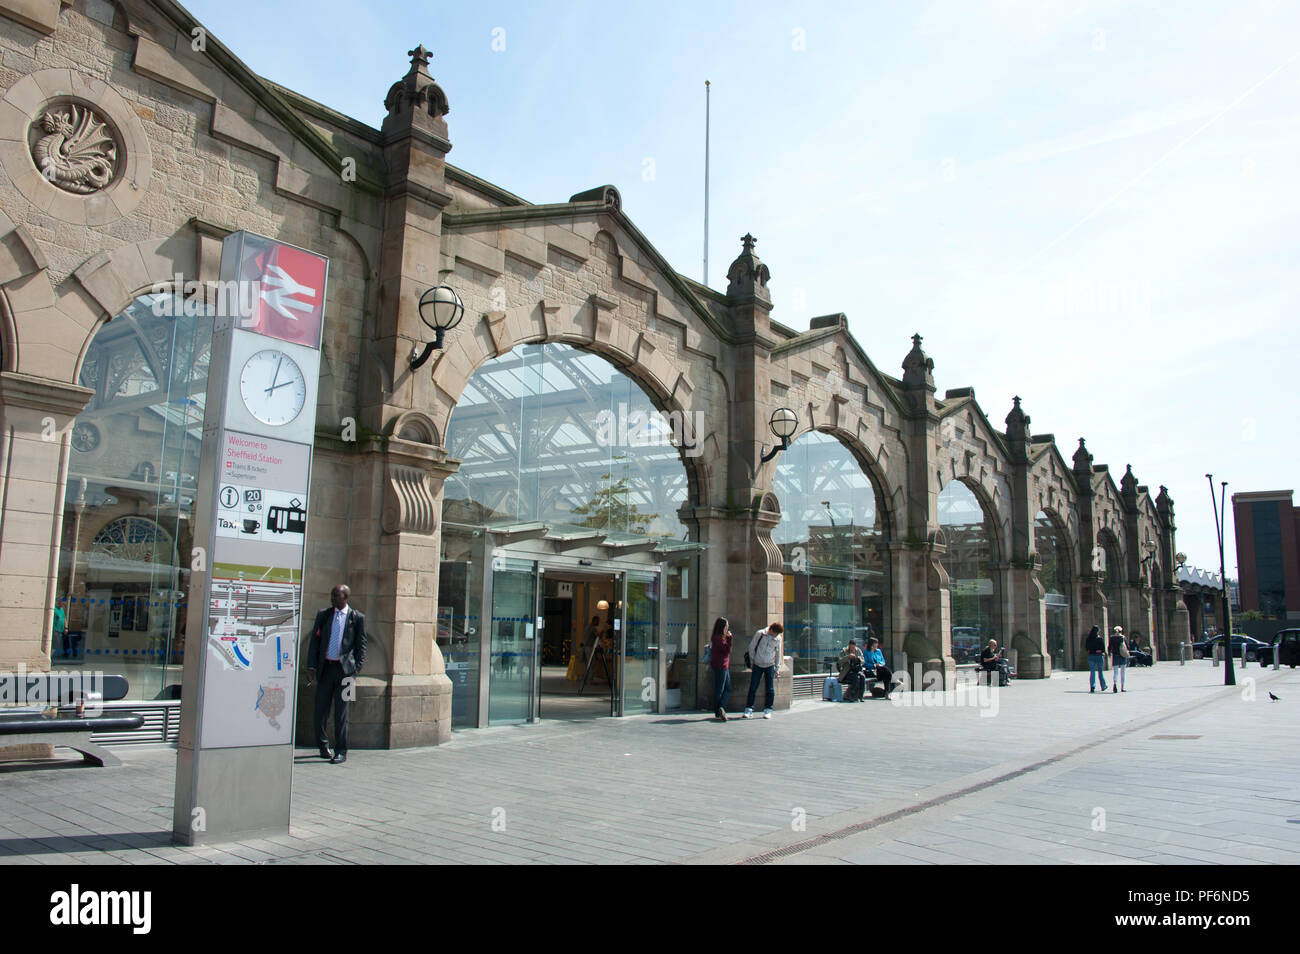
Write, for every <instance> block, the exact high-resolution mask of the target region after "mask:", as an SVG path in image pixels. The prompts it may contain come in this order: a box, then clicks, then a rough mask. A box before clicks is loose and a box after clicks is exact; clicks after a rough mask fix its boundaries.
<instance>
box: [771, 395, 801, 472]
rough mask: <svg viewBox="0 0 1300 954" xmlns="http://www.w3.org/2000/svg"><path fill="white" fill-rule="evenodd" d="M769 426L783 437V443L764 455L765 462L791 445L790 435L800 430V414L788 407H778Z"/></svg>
mask: <svg viewBox="0 0 1300 954" xmlns="http://www.w3.org/2000/svg"><path fill="white" fill-rule="evenodd" d="M767 426H768V427H770V428H771V429H772V433H773V434H775V435H776V436H777V437H779V438H781V443H780V444H778V445H777V446H776V447H773V448H772V449H771V450H770V451H768V452H767V453H766V454H764V455H763V458H762V460H763V463H765V464H766V463H767V462H768V461H769V460H771V459H772V458H773V457H775V456H776V455H777V454H779V453H781V451H783V450H785V449H786V448H787V447H789V446H790V436H791V435H792V434H794V432H795V431H797V430H799V415H798V414H796V413H795V412H794V411H792V410H790V409H789V408H788V407H778V408H777V409H776V410H775V411H773V412H772V416H771V417H770V418H768V421H767Z"/></svg>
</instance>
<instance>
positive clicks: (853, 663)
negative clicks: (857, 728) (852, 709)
mask: <svg viewBox="0 0 1300 954" xmlns="http://www.w3.org/2000/svg"><path fill="white" fill-rule="evenodd" d="M862 669H863V663H862V653H861V652H859V651H858V644H857V643H856V642H855V641H854V640H852V639H850V640H849V644H848V646H846V647H845V649H844V652H842V653H840V682H841V683H842V684H843V685H844V701H845V702H861V701H862V694H863V693H864V692H865V691H866V687H867V677H866V676H865V675H864V674H863V672H862Z"/></svg>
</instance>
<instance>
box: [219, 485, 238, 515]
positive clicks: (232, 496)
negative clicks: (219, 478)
mask: <svg viewBox="0 0 1300 954" xmlns="http://www.w3.org/2000/svg"><path fill="white" fill-rule="evenodd" d="M221 506H223V507H225V508H226V509H227V510H233V509H234V508H236V507H238V506H239V490H238V489H237V488H235V487H222V488H221Z"/></svg>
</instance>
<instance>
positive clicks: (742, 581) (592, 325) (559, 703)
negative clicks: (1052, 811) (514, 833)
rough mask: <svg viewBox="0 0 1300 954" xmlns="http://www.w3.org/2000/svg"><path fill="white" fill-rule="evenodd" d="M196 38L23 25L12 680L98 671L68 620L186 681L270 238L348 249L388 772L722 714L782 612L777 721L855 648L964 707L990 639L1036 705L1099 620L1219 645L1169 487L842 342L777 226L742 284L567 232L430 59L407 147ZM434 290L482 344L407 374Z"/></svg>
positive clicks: (335, 477)
mask: <svg viewBox="0 0 1300 954" xmlns="http://www.w3.org/2000/svg"><path fill="white" fill-rule="evenodd" d="M199 26H200V25H199V24H198V23H196V22H195V21H194V20H193V18H192V17H191V16H190V14H189V13H188V12H187V11H185V10H184V9H183V8H182V7H181V6H179V5H178V4H176V3H173V2H170V0H122V2H112V3H110V2H107V0H75V2H72V3H70V4H69V3H62V2H60V0H0V345H2V346H3V364H2V369H3V370H0V424H2V425H3V433H4V446H3V451H2V453H0V488H3V489H2V490H0V493H3V495H4V496H3V504H2V506H3V510H2V514H3V523H0V576H2V577H3V581H4V600H5V607H6V608H5V618H6V621H7V622H8V624H9V625H7V626H6V627H5V630H4V632H3V633H0V666H3V667H12V666H15V665H17V664H19V663H23V664H26V665H27V666H29V667H33V668H46V667H49V666H51V665H52V664H54V663H55V661H56V660H60V659H62V658H63V655H64V650H65V647H64V646H63V644H62V642H61V641H59V642H56V641H55V640H54V639H53V636H52V623H53V619H54V616H55V610H56V608H59V609H61V610H62V611H63V613H65V614H66V618H67V629H68V631H69V632H70V633H75V634H77V640H73V641H72V645H70V646H69V647H68V648H67V653H68V654H69V655H72V656H74V657H79V658H80V659H81V660H83V662H82V664H87V663H95V664H102V665H103V667H104V668H106V669H111V670H114V671H116V670H124V671H126V672H128V673H129V674H130V676H131V679H132V684H133V692H134V693H135V694H136V696H137V698H144V699H154V700H159V701H158V705H160V706H161V705H166V704H169V702H168V700H170V699H173V698H174V697H175V695H176V693H177V692H179V686H180V672H181V659H182V658H183V655H184V652H185V651H186V649H187V645H188V648H189V650H190V651H191V652H193V651H195V648H196V647H200V646H201V645H202V642H201V640H199V639H196V638H195V637H194V636H193V634H187V633H186V618H187V609H188V595H189V592H190V587H191V586H192V585H194V584H195V583H196V580H197V579H198V576H199V574H201V572H202V571H201V570H195V569H192V561H191V559H190V548H191V544H192V540H191V531H190V527H191V522H192V516H193V509H194V506H195V502H194V499H193V498H194V494H195V492H196V491H195V489H194V488H195V487H196V485H197V481H196V471H197V468H198V450H199V447H200V444H201V440H202V419H203V415H202V410H203V401H204V394H205V389H206V350H205V349H206V348H207V342H209V341H210V337H211V336H210V330H209V327H208V326H209V324H210V316H211V314H212V313H213V311H212V309H213V307H214V304H213V302H212V301H210V300H208V298H207V297H206V294H207V292H206V289H207V287H208V286H207V285H206V284H205V283H208V282H211V281H213V280H215V279H217V278H218V277H219V276H218V271H217V270H218V265H219V253H220V242H221V239H222V237H223V236H225V235H227V234H229V233H230V232H232V231H235V230H248V231H250V232H255V233H258V234H261V235H266V236H270V237H273V238H275V239H278V240H281V241H284V242H287V243H291V244H293V245H297V246H301V247H303V248H306V249H310V250H312V251H314V252H317V253H319V254H321V255H325V256H328V258H329V260H330V270H329V286H328V291H327V306H326V312H325V321H326V327H325V337H324V347H323V363H322V372H321V381H320V389H319V402H318V407H317V432H316V442H315V452H314V458H313V461H312V482H311V493H310V495H309V500H308V504H307V506H308V511H309V558H308V570H307V573H306V576H305V579H304V584H303V586H304V592H303V606H304V611H310V610H311V608H313V607H316V606H322V605H325V603H326V601H327V594H328V592H329V589H330V587H331V585H332V584H334V583H335V582H338V581H346V582H348V583H349V584H350V585H351V588H352V593H353V603H354V605H356V606H357V607H359V608H361V609H362V610H363V611H364V612H366V614H367V616H368V619H369V620H370V628H371V630H372V633H373V643H374V646H373V649H372V654H371V658H370V660H369V661H368V663H367V667H366V672H365V675H364V676H363V678H362V680H361V683H360V687H359V699H358V704H357V706H356V707H355V709H354V716H353V719H354V729H353V733H354V735H353V739H354V742H355V744H368V745H373V746H401V745H414V744H427V743H434V742H438V741H441V740H444V739H446V738H447V737H448V734H449V732H450V731H451V729H452V727H453V725H454V726H458V727H459V726H465V727H471V726H476V725H484V724H488V723H489V722H492V723H496V722H508V721H520V720H531V719H534V718H536V717H538V715H539V714H541V715H543V716H544V715H546V714H548V713H550V712H558V711H564V710H565V708H566V707H568V706H577V707H579V708H580V707H581V706H583V705H587V703H584V702H582V696H581V693H582V692H586V693H587V694H588V697H589V694H590V692H591V687H590V686H589V685H588V681H590V682H592V683H594V684H595V685H596V686H598V687H603V688H601V689H600V690H599V691H600V692H602V693H603V692H604V688H608V689H609V690H610V691H609V693H608V698H607V699H606V698H605V696H604V695H602V696H601V699H602V701H601V703H600V704H601V705H602V706H606V705H607V706H608V708H607V709H606V710H605V711H610V710H611V709H612V711H614V712H616V713H628V712H634V711H668V710H671V709H674V708H690V707H694V706H696V705H697V704H699V703H700V702H702V701H703V699H704V695H705V693H706V692H707V683H708V674H707V667H706V666H705V665H704V664H703V663H702V661H701V657H700V649H701V646H702V644H703V642H704V641H705V640H706V639H707V636H708V633H709V629H710V627H711V625H712V623H713V620H714V619H715V618H716V617H719V616H726V617H728V618H730V619H731V620H732V628H733V630H734V631H735V632H736V633H737V634H738V635H739V636H741V637H742V638H740V639H738V640H737V645H736V651H735V657H736V660H739V659H740V657H741V656H742V655H743V653H744V643H745V639H744V638H743V637H744V636H745V635H746V634H748V633H752V632H753V631H754V630H755V629H756V628H757V627H759V626H760V625H762V624H765V623H766V622H767V621H768V620H770V619H784V621H785V625H786V627H787V638H786V643H785V654H786V655H787V656H789V657H790V659H791V664H790V666H789V667H787V668H786V669H785V670H784V671H783V673H782V677H781V679H780V680H779V682H780V686H779V690H780V691H779V699H780V702H779V703H778V704H784V703H785V702H786V701H787V700H788V698H789V694H790V692H791V691H792V684H793V683H794V681H797V680H798V678H799V677H800V676H808V677H809V678H810V679H812V678H815V675H813V674H815V673H817V672H818V671H820V670H821V669H822V667H823V665H824V660H825V658H826V657H827V656H829V655H834V654H835V653H836V652H838V650H839V647H841V646H842V645H843V644H844V643H845V642H846V641H847V639H848V638H850V637H853V636H857V637H859V638H861V637H864V636H867V635H877V636H879V637H880V638H881V640H882V641H883V645H884V649H885V652H886V655H887V656H890V657H891V658H892V659H893V660H894V661H895V662H896V663H897V662H900V661H901V660H903V659H904V658H906V659H907V660H908V661H910V662H911V663H912V664H918V665H920V666H921V667H923V668H924V670H925V671H927V672H932V673H936V674H937V676H938V678H940V679H943V680H944V681H949V680H951V679H952V677H953V674H954V668H955V667H956V666H957V665H958V664H960V663H962V662H965V661H967V658H968V656H969V653H970V650H971V647H972V646H978V645H980V644H982V643H983V642H984V641H986V640H987V639H990V638H996V639H997V640H998V641H999V642H1000V643H1001V644H1003V645H1005V646H1008V647H1010V648H1012V649H1013V650H1014V652H1015V654H1016V656H1017V658H1018V666H1019V670H1020V673H1021V675H1022V676H1024V677H1046V676H1047V675H1049V674H1050V672H1051V669H1052V668H1053V667H1054V666H1055V667H1077V666H1079V664H1080V662H1081V659H1080V656H1081V654H1080V645H1079V643H1080V635H1081V634H1082V633H1083V632H1085V631H1086V630H1087V628H1088V626H1090V625H1092V624H1096V625H1100V626H1102V627H1103V628H1105V627H1107V626H1108V625H1110V624H1113V623H1115V622H1122V623H1123V624H1124V625H1125V626H1126V629H1129V630H1138V631H1140V632H1141V633H1143V634H1144V635H1143V641H1147V640H1148V639H1149V640H1150V642H1151V644H1152V645H1153V647H1154V648H1155V650H1156V652H1157V654H1164V653H1166V652H1169V650H1168V647H1170V646H1172V645H1174V644H1176V643H1178V642H1180V641H1182V640H1185V639H1186V638H1187V632H1188V617H1187V609H1186V606H1185V605H1184V603H1183V601H1182V599H1181V598H1180V592H1179V588H1178V585H1177V583H1176V580H1175V575H1174V568H1175V561H1174V553H1175V539H1174V533H1175V526H1174V509H1173V501H1172V500H1171V499H1170V497H1169V494H1168V493H1167V492H1166V491H1165V489H1164V488H1163V487H1161V488H1160V489H1159V491H1158V493H1154V494H1153V493H1151V492H1150V491H1149V490H1148V488H1147V487H1146V486H1144V485H1141V484H1139V482H1138V479H1137V478H1136V477H1135V476H1134V474H1133V471H1132V469H1131V467H1130V468H1128V469H1126V471H1125V473H1124V474H1123V476H1122V478H1121V479H1120V480H1119V481H1118V482H1116V480H1115V479H1114V477H1113V475H1112V474H1111V472H1110V470H1109V469H1108V468H1107V467H1106V466H1105V465H1098V464H1094V463H1093V457H1092V454H1091V453H1090V452H1089V451H1088V450H1087V449H1086V447H1085V446H1084V442H1083V440H1082V439H1079V441H1078V444H1077V447H1073V448H1072V447H1067V448H1065V450H1070V451H1071V454H1070V456H1066V455H1065V453H1064V451H1063V450H1062V449H1061V448H1059V447H1058V445H1057V444H1056V442H1055V440H1054V438H1053V436H1052V435H1051V434H1043V433H1037V434H1036V433H1034V432H1033V431H1032V430H1031V428H1030V419H1029V417H1028V415H1027V414H1026V413H1025V412H1024V410H1023V409H1022V408H1021V405H1020V399H1019V398H1017V399H1016V401H1015V403H1014V406H1013V407H1012V408H1010V409H1009V412H1008V413H1006V414H1005V417H1004V421H1003V423H1002V424H1001V425H994V423H993V422H992V421H991V420H990V419H989V417H988V415H987V414H986V413H985V411H984V409H983V408H982V407H981V406H980V404H979V403H978V401H977V400H976V398H975V392H974V389H972V388H960V389H956V390H949V391H947V392H946V393H945V394H943V395H942V396H940V395H939V394H938V393H937V390H936V386H935V383H934V376H933V369H934V364H935V362H934V361H933V360H932V358H931V357H930V356H929V354H927V351H926V350H925V349H924V348H923V347H922V344H923V343H922V339H921V337H920V336H919V335H911V334H910V331H911V329H904V328H900V329H898V332H899V334H898V340H899V349H898V352H897V353H896V354H895V355H893V356H889V357H887V359H886V360H884V361H882V362H881V363H880V364H877V363H876V361H875V360H873V359H872V358H871V357H869V356H868V355H867V354H865V353H864V352H863V350H862V348H861V347H860V346H859V345H858V343H857V342H856V341H855V340H854V338H853V337H852V336H851V335H850V334H849V331H848V322H847V319H846V318H845V316H844V315H842V314H835V315H825V316H819V317H813V316H803V315H791V316H788V317H787V318H786V319H785V321H784V322H778V321H777V320H776V319H775V318H774V317H773V306H772V299H771V296H770V294H769V290H768V285H769V282H770V281H772V280H774V278H773V272H772V271H771V270H770V269H769V267H768V266H767V265H766V264H764V263H763V262H762V261H761V260H760V258H759V255H758V252H757V248H756V240H755V239H753V237H752V236H749V235H746V236H745V237H744V239H743V240H742V241H741V247H740V249H739V252H738V255H737V257H736V259H735V261H734V262H733V263H732V264H731V267H730V269H729V270H728V272H727V285H726V288H725V289H715V288H710V287H706V286H704V285H702V284H700V283H698V282H695V281H693V280H691V279H690V278H688V277H686V276H684V275H682V274H680V273H679V272H677V271H676V270H675V269H674V268H673V267H672V266H671V265H670V264H669V263H668V262H666V261H665V260H664V259H663V257H662V256H661V255H660V254H659V252H658V251H656V249H655V247H654V246H653V245H652V244H651V242H650V241H649V240H648V239H647V238H646V236H645V235H643V234H642V233H641V232H640V231H639V230H638V229H637V227H636V225H635V222H634V218H633V215H634V212H633V210H625V209H624V208H623V207H622V203H621V199H620V196H619V193H618V191H617V190H616V189H615V188H614V187H612V186H598V187H596V188H585V187H582V186H583V184H581V183H579V184H576V186H575V188H577V191H576V192H575V194H574V195H572V196H571V197H570V198H568V199H567V200H561V201H554V202H550V203H546V204H533V203H530V202H526V201H524V200H523V199H521V198H519V197H518V196H516V195H514V194H512V193H510V192H508V191H506V189H504V188H501V187H499V186H497V185H495V184H492V183H488V182H485V181H483V180H481V179H479V178H477V177H476V176H474V175H473V174H472V173H471V172H469V171H465V170H462V169H459V168H457V167H455V166H453V165H451V164H449V163H448V162H447V161H446V156H447V153H448V152H449V150H450V149H451V142H452V131H451V130H449V127H448V124H447V121H446V115H447V113H448V95H447V94H446V93H444V91H443V90H442V88H441V87H440V86H439V85H438V84H437V83H436V82H435V81H434V79H433V78H432V77H431V75H430V73H429V69H428V61H429V53H428V51H426V50H424V49H423V48H422V47H417V48H416V49H415V50H413V51H411V52H410V53H409V54H408V58H409V65H407V64H406V63H400V64H399V63H395V69H394V75H393V76H392V77H389V78H386V79H385V80H380V79H378V78H377V79H376V84H375V96H376V97H377V98H378V97H380V96H382V95H384V93H385V91H386V97H385V99H384V103H385V106H386V107H387V110H388V114H387V117H386V118H385V120H384V122H383V124H382V126H381V128H379V129H375V128H371V127H369V126H367V125H365V124H363V123H360V122H357V121H356V120H353V119H350V118H348V117H346V116H344V115H341V114H340V113H337V112H335V111H333V110H331V109H329V108H328V106H325V105H322V104H319V103H315V102H312V101H310V100H308V99H306V98H304V97H302V96H300V95H298V94H296V93H294V92H293V91H292V90H288V89H285V88H283V87H280V86H278V85H276V84H274V83H271V82H269V81H267V80H265V79H262V78H261V77H258V76H257V75H255V74H253V73H252V72H251V71H250V70H249V69H248V68H247V67H246V66H245V65H244V64H243V63H242V62H241V61H240V60H239V59H238V57H237V55H236V54H235V53H233V52H231V51H229V50H227V49H226V48H225V47H224V46H223V45H222V44H221V43H220V41H219V39H218V38H216V37H213V36H211V35H210V34H207V35H206V43H205V44H200V45H203V46H204V48H203V49H202V50H195V48H194V47H195V45H196V44H195V43H194V41H193V38H194V37H196V36H197V35H198V34H197V33H196V31H197V30H198V28H199ZM399 66H400V68H398V67H399ZM394 80H395V82H394ZM450 92H451V95H452V97H453V98H454V93H455V90H454V88H453V89H451V91H450ZM738 225H739V227H738V228H737V232H740V231H742V230H743V223H739V224H738ZM778 271H779V270H778ZM439 283H445V284H447V285H449V286H451V287H452V288H454V289H455V290H456V292H457V293H458V294H459V296H460V297H461V299H462V300H463V301H464V304H465V317H464V320H463V321H462V322H461V324H460V325H459V327H457V328H456V329H455V330H454V331H452V332H451V334H450V335H449V337H448V339H447V345H446V347H445V349H443V350H441V351H439V352H436V353H435V356H434V359H433V360H432V361H431V362H430V363H428V364H426V365H424V366H423V367H422V368H420V369H418V370H412V368H411V356H412V351H413V349H417V348H418V347H419V346H422V345H423V344H424V343H425V341H426V340H428V337H429V333H428V331H427V329H426V328H425V326H424V325H423V324H422V322H421V319H420V317H419V313H418V301H419V299H420V296H421V295H422V294H423V293H424V292H425V291H427V290H428V289H429V288H430V287H432V286H434V285H437V284H439ZM178 286H179V287H178ZM191 286H192V287H191ZM174 296H179V297H174ZM909 338H910V347H909ZM890 366H895V367H896V368H898V369H899V370H901V372H902V373H901V375H898V374H897V373H896V372H895V373H888V372H887V371H886V370H883V368H888V367H890ZM780 408H785V409H788V410H789V411H792V412H793V414H794V417H795V418H796V419H797V425H796V427H795V430H794V432H793V434H792V436H791V439H790V441H789V446H788V448H786V449H784V450H779V448H780V441H779V439H778V438H777V436H775V434H774V432H773V429H772V427H771V420H772V418H773V415H774V413H775V412H776V411H777V410H778V409H780ZM774 450H777V453H775V454H773V453H772V452H773V451H774ZM187 636H188V637H189V638H188V644H187ZM575 660H576V663H575ZM737 670H738V671H737V679H738V682H739V683H740V684H739V685H738V686H737V687H736V689H737V690H738V691H737V692H736V693H735V694H734V695H733V701H738V699H739V697H740V695H741V691H743V689H744V688H745V685H744V682H745V674H744V673H743V672H741V671H739V670H740V667H739V666H737ZM584 674H586V678H584ZM309 696H310V690H306V689H304V691H303V692H301V693H300V696H299V712H300V713H301V712H304V711H310V702H311V700H310V698H309Z"/></svg>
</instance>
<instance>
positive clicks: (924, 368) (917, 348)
mask: <svg viewBox="0 0 1300 954" xmlns="http://www.w3.org/2000/svg"><path fill="white" fill-rule="evenodd" d="M903 385H904V386H905V387H911V388H917V387H928V388H933V387H934V359H933V358H929V357H926V354H925V352H924V351H923V350H921V336H920V335H919V334H915V335H912V350H911V351H909V352H908V353H907V357H905V358H904V359H903Z"/></svg>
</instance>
